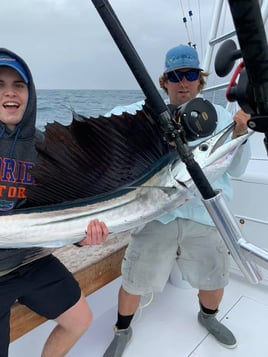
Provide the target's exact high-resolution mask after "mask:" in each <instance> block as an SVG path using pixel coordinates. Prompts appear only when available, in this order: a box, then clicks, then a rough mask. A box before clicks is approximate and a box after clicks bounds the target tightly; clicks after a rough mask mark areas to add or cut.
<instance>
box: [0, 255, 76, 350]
mask: <svg viewBox="0 0 268 357" xmlns="http://www.w3.org/2000/svg"><path fill="white" fill-rule="evenodd" d="M80 296H81V289H80V287H79V285H78V282H77V281H76V280H75V279H74V277H73V275H72V273H71V272H69V270H68V269H67V268H66V267H65V266H64V265H63V264H62V263H61V262H60V261H59V260H58V259H57V258H56V257H54V256H53V255H48V256H46V257H44V258H41V259H39V260H37V261H34V262H32V263H29V264H27V265H25V266H23V267H21V268H18V269H16V270H14V271H12V272H11V273H9V274H7V275H5V276H3V277H0V357H6V356H8V345H9V319H10V308H11V306H12V305H13V304H14V302H15V301H16V300H17V301H18V302H19V303H21V304H23V305H26V306H28V307H29V308H30V309H31V310H33V311H35V312H36V313H38V314H39V315H42V316H44V317H46V318H47V319H55V318H56V317H58V316H59V315H61V314H62V313H63V312H65V311H66V310H68V309H69V308H70V307H72V306H73V305H75V304H76V302H77V301H78V300H79V299H80Z"/></svg>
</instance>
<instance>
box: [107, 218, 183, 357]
mask: <svg viewBox="0 0 268 357" xmlns="http://www.w3.org/2000/svg"><path fill="white" fill-rule="evenodd" d="M177 236H178V226H177V223H176V222H173V223H170V224H167V225H164V224H161V223H159V222H155V221H154V222H150V223H149V224H147V225H146V226H145V227H144V228H143V229H141V230H137V231H136V232H134V233H132V239H131V241H130V243H129V245H128V248H127V251H126V254H125V257H124V259H123V262H122V280H123V286H124V288H123V287H121V288H120V291H119V298H118V319H117V322H116V324H115V327H114V330H115V334H114V338H113V340H112V342H111V343H110V345H109V346H108V348H107V349H106V351H105V353H104V355H103V357H121V356H122V355H123V352H124V350H125V348H126V345H127V343H128V342H129V340H130V338H131V336H132V328H131V326H130V324H131V321H132V318H133V316H134V314H135V312H136V310H137V308H138V306H139V303H140V299H141V295H145V294H148V293H151V292H152V291H154V290H155V291H161V290H162V289H163V288H164V286H165V283H166V281H167V280H168V276H169V274H170V271H171V268H172V266H173V264H174V261H175V259H176V256H177V253H176V252H177V245H178V244H177ZM163 237H165V239H163ZM167 242H168V244H167ZM128 291H129V292H128ZM130 292H131V293H130Z"/></svg>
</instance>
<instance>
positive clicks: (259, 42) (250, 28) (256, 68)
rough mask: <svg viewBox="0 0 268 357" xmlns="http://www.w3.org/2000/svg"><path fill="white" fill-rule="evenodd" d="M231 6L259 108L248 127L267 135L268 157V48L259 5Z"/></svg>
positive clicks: (249, 1)
mask: <svg viewBox="0 0 268 357" xmlns="http://www.w3.org/2000/svg"><path fill="white" fill-rule="evenodd" d="M229 6H230V10H231V14H232V17H233V21H234V25H235V28H236V33H237V38H238V41H239V45H240V51H241V55H242V58H243V61H244V64H245V68H246V72H247V77H248V89H249V90H250V93H251V98H250V101H251V102H253V103H254V104H255V105H254V110H255V113H254V114H253V115H252V117H251V119H250V120H249V121H248V126H249V128H250V129H252V130H254V131H258V132H262V133H264V135H265V138H264V144H265V147H266V151H267V153H268V46H267V39H266V34H265V29H264V24H263V20H262V16H261V10H260V5H259V1H258V0H229Z"/></svg>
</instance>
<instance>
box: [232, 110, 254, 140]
mask: <svg viewBox="0 0 268 357" xmlns="http://www.w3.org/2000/svg"><path fill="white" fill-rule="evenodd" d="M233 119H234V121H235V127H234V131H233V139H235V138H237V137H238V136H242V135H245V134H247V132H248V126H247V122H248V120H249V119H250V114H247V113H245V112H244V111H243V110H242V109H240V110H238V111H237V112H236V113H235V115H234V117H233Z"/></svg>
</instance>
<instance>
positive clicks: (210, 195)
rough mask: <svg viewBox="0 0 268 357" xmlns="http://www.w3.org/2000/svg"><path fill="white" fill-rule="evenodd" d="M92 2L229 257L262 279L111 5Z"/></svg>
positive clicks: (248, 273)
mask: <svg viewBox="0 0 268 357" xmlns="http://www.w3.org/2000/svg"><path fill="white" fill-rule="evenodd" d="M92 3H93V4H94V6H95V8H96V10H97V11H98V13H99V15H100V17H101V18H102V20H103V22H104V24H105V25H106V27H107V29H108V30H109V32H110V34H111V36H112V38H113V39H114V41H115V43H116V45H117V47H118V49H119V50H120V52H121V54H122V55H123V57H124V59H125V60H126V62H127V64H128V66H129V67H130V69H131V71H132V73H133V75H134V77H135V78H136V80H137V82H138V83H139V85H140V87H141V89H142V91H143V93H144V95H145V97H146V98H147V100H148V102H149V104H150V106H151V107H152V109H153V111H154V112H155V114H156V116H157V118H158V120H159V123H160V126H161V127H162V129H163V130H164V134H165V136H166V138H167V140H168V141H169V142H171V141H173V142H175V145H176V149H177V151H178V154H179V156H180V158H181V160H182V161H183V162H184V163H185V165H186V168H187V170H188V172H189V174H190V176H191V178H192V180H193V182H194V183H195V185H196V187H197V188H198V190H199V192H200V193H201V195H202V197H203V202H204V204H205V206H206V208H207V210H208V212H209V214H210V215H211V217H212V219H213V220H214V222H215V225H216V227H217V228H218V230H219V232H220V233H221V236H222V238H223V239H224V241H225V243H226V245H227V247H228V248H229V250H230V252H231V254H232V256H233V257H234V259H235V261H236V262H237V264H238V266H239V267H240V269H241V271H242V272H243V273H244V275H245V276H246V277H247V279H248V280H249V281H250V282H252V283H257V282H258V281H259V280H260V279H261V277H260V274H259V272H258V271H257V270H256V267H255V265H254V264H252V263H251V261H249V260H248V259H246V258H245V256H244V255H243V253H242V252H241V250H240V247H239V245H238V244H237V241H238V240H239V239H241V238H242V235H241V232H240V230H239V227H238V225H237V224H236V222H235V221H234V219H232V215H231V213H230V211H229V210H228V208H227V206H226V204H225V202H224V199H223V197H222V194H221V193H220V192H215V191H214V190H213V188H212V186H211V185H210V183H209V181H208V180H207V178H206V176H205V174H204V173H203V171H202V169H201V167H200V166H199V164H198V163H197V162H196V161H195V159H194V157H193V154H192V152H191V150H190V149H189V147H188V145H187V143H186V142H185V140H184V138H183V137H182V132H181V130H180V128H179V127H178V126H177V125H176V122H175V120H174V119H173V117H172V113H171V111H170V110H169V108H168V107H167V105H166V104H165V102H164V100H163V98H162V97H161V95H160V94H159V92H158V90H157V88H156V87H155V85H154V83H153V81H152V79H151V77H150V76H149V74H148V72H147V70H146V68H145V66H144V64H143V62H142V60H141V58H140V56H139V55H138V53H137V51H136V49H135V48H134V46H133V45H132V43H131V41H130V39H129V37H128V35H127V33H126V32H125V30H124V28H123V26H122V24H121V23H120V21H119V19H118V18H117V16H116V14H115V12H114V10H113V8H112V7H111V5H110V3H109V2H108V1H107V0H92Z"/></svg>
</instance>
